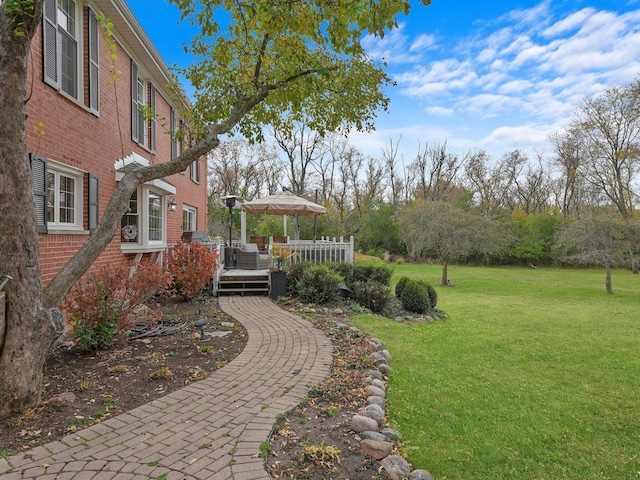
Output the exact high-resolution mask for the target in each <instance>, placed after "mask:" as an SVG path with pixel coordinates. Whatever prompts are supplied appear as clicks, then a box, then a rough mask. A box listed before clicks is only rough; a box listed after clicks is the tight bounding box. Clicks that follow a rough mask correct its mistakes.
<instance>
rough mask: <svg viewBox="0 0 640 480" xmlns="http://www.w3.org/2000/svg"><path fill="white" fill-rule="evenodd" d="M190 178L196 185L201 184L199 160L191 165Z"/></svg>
mask: <svg viewBox="0 0 640 480" xmlns="http://www.w3.org/2000/svg"><path fill="white" fill-rule="evenodd" d="M189 178H191V180H192V181H194V182H195V183H200V162H199V161H198V160H196V161H195V162H193V163H192V164H191V165H189Z"/></svg>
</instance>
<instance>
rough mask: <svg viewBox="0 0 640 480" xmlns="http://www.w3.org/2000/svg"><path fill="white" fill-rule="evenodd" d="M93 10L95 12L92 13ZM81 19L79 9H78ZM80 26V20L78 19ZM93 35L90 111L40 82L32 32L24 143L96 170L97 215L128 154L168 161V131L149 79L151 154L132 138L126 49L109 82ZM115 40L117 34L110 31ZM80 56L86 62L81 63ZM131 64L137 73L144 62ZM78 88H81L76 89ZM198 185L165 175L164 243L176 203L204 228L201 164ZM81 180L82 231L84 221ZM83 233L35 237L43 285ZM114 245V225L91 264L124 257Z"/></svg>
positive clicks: (172, 231) (174, 232) (173, 234)
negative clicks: (94, 88)
mask: <svg viewBox="0 0 640 480" xmlns="http://www.w3.org/2000/svg"><path fill="white" fill-rule="evenodd" d="M98 13H99V12H98ZM84 16H85V18H86V10H85V13H84ZM83 23H84V24H85V25H86V21H85V22H83ZM99 38H100V113H99V116H97V115H94V114H93V113H91V112H90V111H89V109H88V108H87V107H86V106H85V105H84V103H86V95H81V98H82V99H83V100H81V101H80V102H77V101H75V100H73V99H71V98H69V97H68V96H66V95H65V94H63V93H60V92H58V91H56V90H55V89H53V88H51V87H50V86H49V85H47V84H45V83H44V81H43V73H42V39H41V36H40V33H38V34H37V35H36V36H35V38H34V40H33V43H32V54H31V57H30V60H31V61H30V67H31V68H32V75H31V76H30V78H32V79H33V80H32V84H31V85H29V88H30V89H31V90H32V95H31V98H30V100H29V102H28V104H27V114H28V119H27V145H28V150H29V152H31V153H37V154H39V155H42V156H44V157H47V158H49V159H51V160H55V161H56V162H60V163H63V164H66V165H70V166H73V167H76V168H79V169H82V170H84V171H87V172H90V173H92V174H94V175H97V176H98V177H99V179H100V187H99V188H100V190H99V191H100V201H99V213H100V217H101V216H102V214H103V213H104V210H105V208H106V206H107V203H108V199H109V198H110V197H111V195H112V194H113V191H114V189H115V187H116V181H115V171H114V162H115V161H116V160H118V159H121V158H123V157H125V156H127V155H129V154H130V153H131V152H136V153H138V154H140V155H142V156H143V157H145V158H146V159H148V160H149V162H150V163H160V162H165V161H168V160H170V155H171V138H170V135H169V116H170V105H169V102H168V100H167V99H168V98H170V97H169V93H168V92H166V91H165V89H164V88H165V87H164V85H159V84H158V83H159V82H157V81H153V80H152V79H151V80H152V81H153V83H154V85H155V87H156V89H157V94H156V112H157V116H158V120H157V123H156V144H157V147H156V152H155V153H152V152H150V151H149V150H147V149H145V148H144V147H142V146H140V145H138V144H136V143H134V142H132V141H131V87H130V85H131V78H130V61H131V59H130V57H129V56H128V54H127V51H129V48H123V47H122V46H119V48H118V49H117V52H116V60H115V69H116V70H117V71H118V72H119V73H118V74H117V76H116V78H115V80H114V78H113V77H112V73H111V69H110V64H111V59H110V53H109V50H108V48H107V45H106V43H105V40H104V38H103V35H102V33H101V34H100V35H99ZM115 38H118V37H117V35H116V36H115ZM85 61H86V60H85ZM135 61H136V62H137V63H138V64H139V66H140V67H141V71H142V70H144V59H140V58H136V59H135ZM81 88H82V87H81ZM201 179H202V180H201V182H200V184H199V185H198V184H195V183H193V182H192V181H191V180H190V179H189V175H188V171H187V174H186V175H182V174H176V175H172V176H171V177H169V178H167V179H166V180H167V181H168V182H169V183H171V184H173V185H175V186H176V188H177V194H176V195H175V201H176V202H177V203H178V207H177V209H176V211H175V212H170V211H169V212H167V243H169V244H171V243H175V242H177V241H178V239H179V238H180V236H181V235H182V205H183V203H187V204H189V205H192V206H195V207H196V208H198V228H199V229H201V230H206V211H207V203H206V202H207V197H206V170H205V165H204V162H202V165H201ZM86 183H87V182H85V192H84V201H83V204H84V207H83V208H84V215H83V216H84V228H85V229H86V228H88V224H87V218H88V215H87V213H88V212H87V208H86V204H87V201H86V195H87V191H86V190H87V186H86ZM87 235H88V234H82V233H79V234H41V235H40V237H39V241H40V242H39V243H40V255H41V264H42V277H43V282H44V283H45V284H46V283H47V282H48V281H50V280H51V278H52V277H53V276H54V275H55V273H56V272H57V271H58V270H59V269H60V267H61V266H62V265H64V263H65V262H66V261H67V260H68V259H69V258H70V257H71V256H72V255H73V254H74V253H75V252H77V251H78V249H79V248H80V246H81V245H82V243H83V242H84V241H85V240H86V238H87ZM131 259H132V255H125V254H123V253H122V251H121V249H120V235H119V229H118V230H117V232H116V234H115V235H114V239H113V241H112V242H111V243H110V244H109V246H108V247H107V248H106V249H105V251H104V252H103V253H102V255H101V256H100V258H99V259H98V260H97V262H96V264H95V266H100V265H106V264H110V263H114V262H122V261H130V260H131Z"/></svg>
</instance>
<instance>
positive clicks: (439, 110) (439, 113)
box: [425, 106, 455, 117]
mask: <svg viewBox="0 0 640 480" xmlns="http://www.w3.org/2000/svg"><path fill="white" fill-rule="evenodd" d="M425 112H427V113H428V114H430V115H434V116H436V117H450V116H451V115H453V114H454V113H455V110H454V109H453V108H447V107H440V106H433V107H427V108H426V109H425Z"/></svg>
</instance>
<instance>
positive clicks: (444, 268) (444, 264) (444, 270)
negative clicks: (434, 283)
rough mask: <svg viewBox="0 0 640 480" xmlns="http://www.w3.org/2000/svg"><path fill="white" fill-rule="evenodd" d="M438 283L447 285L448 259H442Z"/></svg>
mask: <svg viewBox="0 0 640 480" xmlns="http://www.w3.org/2000/svg"><path fill="white" fill-rule="evenodd" d="M440 284H441V285H443V286H445V287H446V286H447V285H449V261H448V260H447V259H446V258H445V259H444V260H443V261H442V280H441V281H440Z"/></svg>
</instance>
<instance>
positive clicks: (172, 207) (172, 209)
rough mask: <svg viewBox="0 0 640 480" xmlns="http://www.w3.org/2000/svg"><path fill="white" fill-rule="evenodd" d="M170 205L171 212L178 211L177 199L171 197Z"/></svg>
mask: <svg viewBox="0 0 640 480" xmlns="http://www.w3.org/2000/svg"><path fill="white" fill-rule="evenodd" d="M168 205H169V210H171V211H172V212H175V211H176V208H178V204H177V203H176V199H175V197H171V198H170V199H169V203H168Z"/></svg>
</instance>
